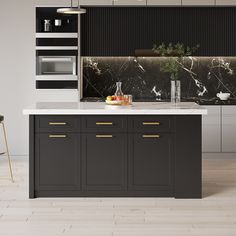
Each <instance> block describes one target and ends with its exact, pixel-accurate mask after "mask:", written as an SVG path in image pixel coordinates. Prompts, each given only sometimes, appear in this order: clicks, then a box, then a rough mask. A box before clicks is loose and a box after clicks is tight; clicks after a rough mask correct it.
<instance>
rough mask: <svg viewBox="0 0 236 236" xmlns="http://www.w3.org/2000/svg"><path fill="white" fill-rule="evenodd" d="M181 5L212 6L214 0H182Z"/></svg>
mask: <svg viewBox="0 0 236 236" xmlns="http://www.w3.org/2000/svg"><path fill="white" fill-rule="evenodd" d="M182 5H183V6H214V5H215V0H182Z"/></svg>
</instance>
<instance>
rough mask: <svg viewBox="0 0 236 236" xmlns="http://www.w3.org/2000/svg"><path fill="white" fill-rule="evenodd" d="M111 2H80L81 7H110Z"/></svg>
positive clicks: (90, 0)
mask: <svg viewBox="0 0 236 236" xmlns="http://www.w3.org/2000/svg"><path fill="white" fill-rule="evenodd" d="M112 4H113V0H80V5H81V6H111V5H112Z"/></svg>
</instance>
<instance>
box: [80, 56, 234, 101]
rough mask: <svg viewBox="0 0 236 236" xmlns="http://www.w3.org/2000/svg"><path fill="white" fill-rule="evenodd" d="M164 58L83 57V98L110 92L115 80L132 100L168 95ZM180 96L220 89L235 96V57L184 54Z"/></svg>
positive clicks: (209, 93) (211, 94)
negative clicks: (162, 64)
mask: <svg viewBox="0 0 236 236" xmlns="http://www.w3.org/2000/svg"><path fill="white" fill-rule="evenodd" d="M163 60H165V58H157V57H84V58H83V62H82V64H83V83H82V87H83V93H82V94H83V98H95V97H96V98H102V99H104V98H105V97H106V96H108V95H112V94H114V93H115V90H116V82H118V81H121V82H122V90H123V92H124V93H125V94H132V95H133V96H134V100H136V101H137V100H143V101H145V100H147V101H150V100H168V99H170V75H169V74H168V73H164V72H161V71H160V63H161V61H163ZM180 80H181V95H182V99H186V100H191V99H196V98H202V99H213V98H215V97H216V94H217V93H218V92H220V91H222V92H228V93H230V94H231V97H232V98H235V96H236V57H187V58H184V60H183V69H182V70H181V74H180Z"/></svg>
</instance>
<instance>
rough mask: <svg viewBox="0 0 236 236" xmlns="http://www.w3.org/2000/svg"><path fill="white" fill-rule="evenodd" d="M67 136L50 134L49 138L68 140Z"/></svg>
mask: <svg viewBox="0 0 236 236" xmlns="http://www.w3.org/2000/svg"><path fill="white" fill-rule="evenodd" d="M66 137H67V136H66V135H64V134H50V135H49V138H66Z"/></svg>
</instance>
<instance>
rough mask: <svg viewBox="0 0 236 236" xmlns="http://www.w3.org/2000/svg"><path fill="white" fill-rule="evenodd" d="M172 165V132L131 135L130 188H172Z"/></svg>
mask: <svg viewBox="0 0 236 236" xmlns="http://www.w3.org/2000/svg"><path fill="white" fill-rule="evenodd" d="M172 165H173V138H172V135H171V134H146V133H142V134H130V135H129V189H131V190H166V189H171V188H172V184H173V181H172V170H173V168H172Z"/></svg>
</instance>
